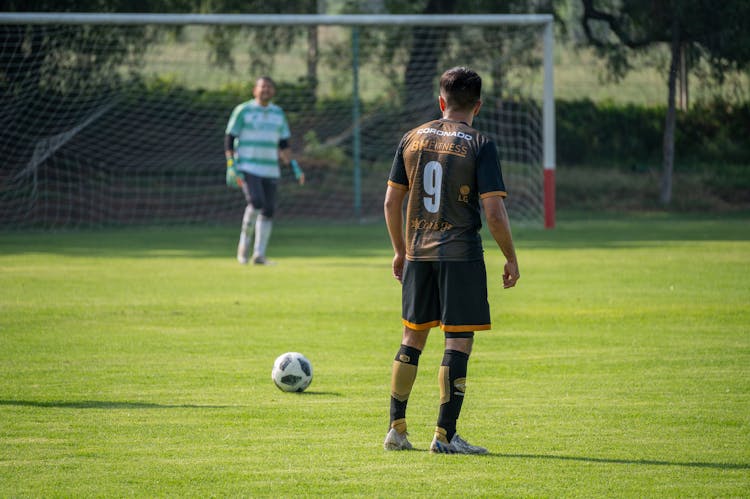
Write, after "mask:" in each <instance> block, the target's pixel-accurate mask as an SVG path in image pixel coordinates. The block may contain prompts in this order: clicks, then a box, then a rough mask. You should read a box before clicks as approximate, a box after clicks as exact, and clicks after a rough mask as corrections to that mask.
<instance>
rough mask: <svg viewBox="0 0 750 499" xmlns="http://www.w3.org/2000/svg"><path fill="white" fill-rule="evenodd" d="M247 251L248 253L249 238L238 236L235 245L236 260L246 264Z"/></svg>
mask: <svg viewBox="0 0 750 499" xmlns="http://www.w3.org/2000/svg"><path fill="white" fill-rule="evenodd" d="M248 253H250V239H249V238H247V237H245V236H240V243H239V244H238V245H237V261H238V262H240V263H241V264H242V265H247V255H248Z"/></svg>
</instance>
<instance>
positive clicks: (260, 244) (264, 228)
mask: <svg viewBox="0 0 750 499" xmlns="http://www.w3.org/2000/svg"><path fill="white" fill-rule="evenodd" d="M271 229H273V219H271V218H268V217H266V216H264V215H258V220H257V222H255V246H254V247H253V256H259V257H262V258H265V256H266V248H267V247H268V240H269V239H270V238H271Z"/></svg>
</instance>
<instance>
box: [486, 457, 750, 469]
mask: <svg viewBox="0 0 750 499" xmlns="http://www.w3.org/2000/svg"><path fill="white" fill-rule="evenodd" d="M488 456H489V457H498V458H506V459H507V458H514V459H549V460H559V461H580V462H584V463H600V464H638V465H645V466H680V467H687V468H710V469H718V470H747V469H750V464H742V463H706V462H701V461H660V460H656V459H614V458H602V457H585V456H580V457H579V456H555V455H546V454H495V453H492V454H489V455H488Z"/></svg>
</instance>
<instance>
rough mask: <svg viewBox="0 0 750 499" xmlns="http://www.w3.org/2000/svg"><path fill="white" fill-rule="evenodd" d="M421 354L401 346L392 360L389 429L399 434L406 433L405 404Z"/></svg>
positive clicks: (418, 351)
mask: <svg viewBox="0 0 750 499" xmlns="http://www.w3.org/2000/svg"><path fill="white" fill-rule="evenodd" d="M421 353H422V352H421V351H420V350H417V349H416V348H413V347H410V346H407V345H401V348H399V350H398V353H397V354H396V358H395V359H394V360H393V371H392V373H391V428H395V429H396V431H398V432H399V433H403V432H405V431H406V404H407V403H408V402H409V395H410V394H411V389H412V387H413V386H414V381H415V380H416V379H417V366H418V365H419V356H420V354H421Z"/></svg>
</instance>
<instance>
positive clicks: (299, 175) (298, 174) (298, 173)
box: [289, 159, 305, 184]
mask: <svg viewBox="0 0 750 499" xmlns="http://www.w3.org/2000/svg"><path fill="white" fill-rule="evenodd" d="M289 164H290V165H292V171H293V172H294V178H296V179H297V180H298V181H299V183H300V184H304V183H305V173H304V172H303V171H302V168H300V166H299V163H297V160H296V159H293V160H291V161H290V162H289Z"/></svg>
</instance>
